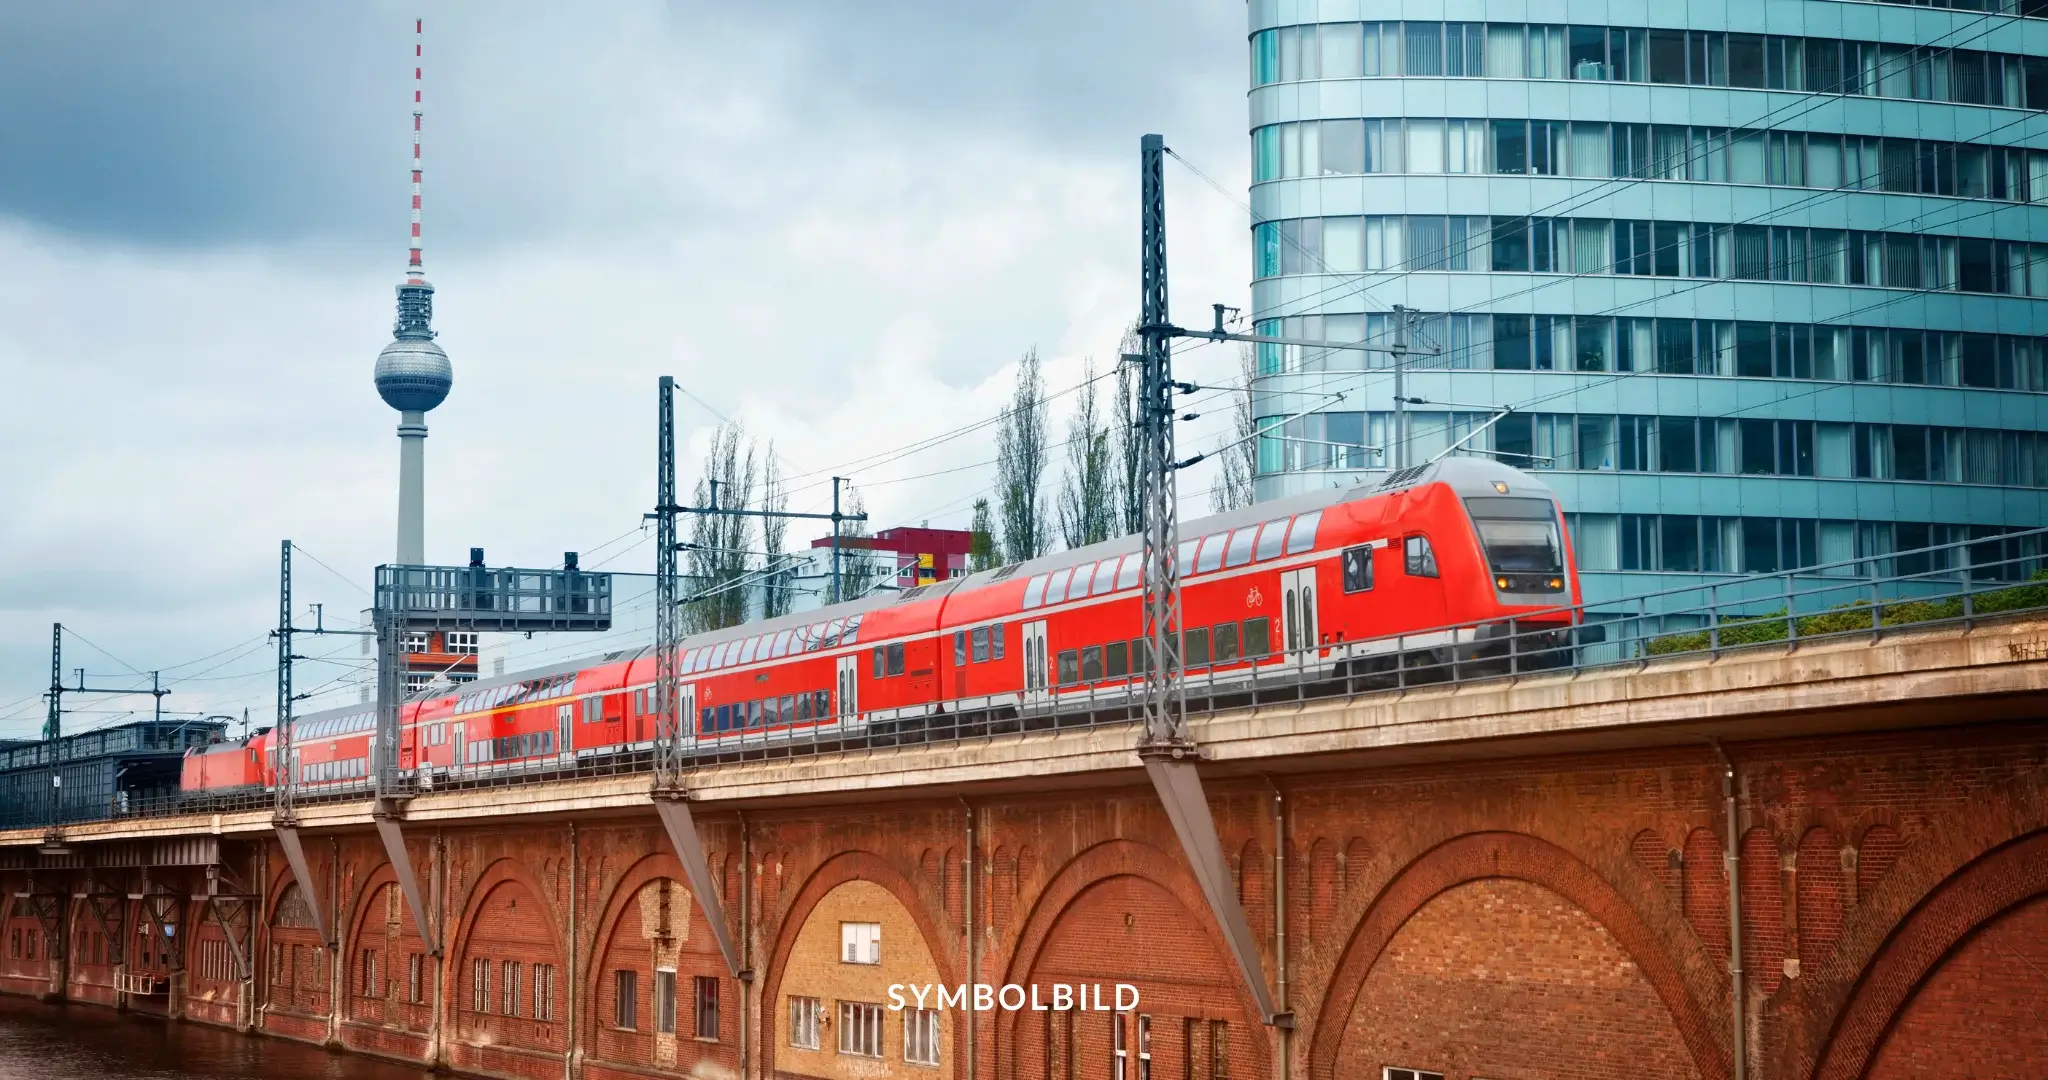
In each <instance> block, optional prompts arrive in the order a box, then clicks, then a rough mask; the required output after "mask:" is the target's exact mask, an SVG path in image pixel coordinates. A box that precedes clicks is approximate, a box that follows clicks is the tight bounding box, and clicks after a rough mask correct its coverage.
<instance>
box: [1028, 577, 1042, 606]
mask: <svg viewBox="0 0 2048 1080" xmlns="http://www.w3.org/2000/svg"><path fill="white" fill-rule="evenodd" d="M1046 578H1047V575H1045V574H1040V575H1038V576H1037V577H1034V578H1032V579H1031V580H1030V581H1027V582H1025V583H1024V606H1025V607H1027V608H1035V607H1037V606H1038V605H1040V604H1043V603H1045V582H1046Z"/></svg>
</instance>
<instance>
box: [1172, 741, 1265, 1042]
mask: <svg viewBox="0 0 2048 1080" xmlns="http://www.w3.org/2000/svg"><path fill="white" fill-rule="evenodd" d="M1138 757H1139V758H1140V759H1141V760H1142V761H1144V763H1145V774H1146V775H1147V776H1149V777H1151V778H1152V786H1153V787H1154V788H1155V789H1157V790H1158V792H1159V801H1160V802H1161V803H1163V804H1164V805H1165V807H1166V816H1167V817H1168V818H1169V819H1171V820H1172V821H1173V831H1174V835H1176V836H1178V837H1179V838H1180V847H1181V853H1182V854H1184V855H1186V856H1187V860H1188V865H1189V866H1190V867H1191V868H1193V870H1194V872H1195V880H1196V881H1197V882H1199V883H1200V884H1201V886H1202V896H1203V897H1204V898H1206V899H1207V900H1208V901H1209V913H1210V914H1211V915H1214V916H1215V918H1216V925H1217V926H1218V927H1219V928H1221V929H1222V931H1223V940H1224V943H1225V944H1227V945H1228V946H1229V947H1230V952H1231V954H1232V956H1233V957H1234V958H1235V959H1236V960H1237V969H1238V972H1239V973H1240V974H1241V975H1243V977H1244V981H1245V986H1246V988H1247V989H1249V990H1250V991H1251V994H1252V1000H1253V1001H1254V1002H1255V1003H1256V1004H1257V1005H1258V1007H1259V1016H1260V1018H1261V1019H1262V1020H1263V1021H1264V1022H1265V1023H1267V1024H1270V1025H1272V1026H1274V1027H1278V1028H1288V1029H1291V1028H1293V1027H1294V1014H1293V1013H1291V1012H1280V1011H1278V1010H1277V1009H1275V1007H1274V1005H1273V994H1272V991H1271V990H1269V989H1268V988H1267V986H1266V969H1265V965H1264V963H1263V962H1262V961H1261V960H1260V959H1259V947H1258V942H1257V941H1255V940H1253V938H1252V930H1251V925H1250V923H1249V922H1247V921H1246V919H1245V917H1244V904H1243V902H1242V901H1241V900H1240V899H1239V897H1238V895H1237V888H1236V886H1235V885H1234V884H1233V883H1232V882H1231V880H1230V863H1229V862H1228V861H1227V860H1225V859H1224V857H1223V844H1222V841H1220V840H1218V839H1217V836H1216V818H1215V816H1214V815H1213V814H1212V813H1211V812H1210V810H1209V800H1208V797H1207V796H1206V795H1204V794H1203V792H1202V777H1201V773H1200V772H1199V771H1197V769H1196V766H1195V762H1196V761H1197V760H1199V759H1200V751H1199V750H1198V749H1197V748H1196V747H1195V745H1194V744H1193V743H1189V742H1179V741H1176V742H1166V743H1147V744H1143V745H1140V746H1139V747H1138Z"/></svg>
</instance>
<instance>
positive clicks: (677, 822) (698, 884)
mask: <svg viewBox="0 0 2048 1080" xmlns="http://www.w3.org/2000/svg"><path fill="white" fill-rule="evenodd" d="M654 809H655V811H656V812H657V813H659V814H660V815H661V824H662V827H663V828H664V829H666V830H667V831H668V842H669V844H670V845H672V846H673V847H674V848H675V849H676V858H677V859H678V860H679V861H681V862H682V864H683V873H684V874H686V875H688V876H689V879H690V891H691V892H692V893H695V894H696V896H697V905H698V906H699V907H700V908H702V909H703V911H704V921H706V922H708V923H710V924H711V936H713V937H715V938H717V939H718V951H719V952H720V953H721V954H723V955H724V957H725V966H726V969H727V970H729V971H731V972H732V976H733V978H735V979H738V980H739V981H741V982H743V983H747V982H752V981H754V972H753V971H752V969H749V968H742V967H741V966H740V950H739V946H738V945H737V944H736V943H735V942H734V941H733V938H732V929H731V928H730V927H728V926H727V925H726V923H725V903H724V901H723V900H722V899H721V898H720V897H719V894H718V884H717V882H715V881H713V880H712V879H711V863H710V862H709V861H708V860H706V859H705V857H704V841H703V839H702V838H700V837H699V836H698V835H697V821H696V818H695V817H694V816H693V815H692V814H691V813H690V795H689V793H688V792H686V791H683V790H681V789H679V788H673V787H669V788H656V789H655V790H654ZM741 872H742V873H744V872H745V869H744V868H742V870H741Z"/></svg>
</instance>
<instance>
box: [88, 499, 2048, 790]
mask: <svg viewBox="0 0 2048 1080" xmlns="http://www.w3.org/2000/svg"><path fill="white" fill-rule="evenodd" d="M1987 544H1999V545H2002V551H2001V553H1999V554H1997V555H1996V557H1986V552H1985V547H1986V545H1987ZM2021 549H2023V550H2024V553H2023V554H2017V555H2015V554H2006V553H2003V552H2009V551H2011V550H2021ZM2044 549H2048V529H2036V530H2029V531H2027V532H2022V533H2009V534H2005V535H2003V536H1999V537H1995V538H1990V539H1977V540H1969V541H1959V542H1955V543H1948V544H1939V545H1934V546H1930V547H1925V548H1918V549H1914V550H1911V551H1903V552H1890V553H1887V554H1884V555H1874V556H1864V557H1859V558H1854V559H1845V560H1841V561H1838V562H1832V563H1825V564H1821V565H1816V566H1809V567H1801V568H1799V569H1795V570H1790V571H1785V572H1782V573H1777V574H1768V575H1754V576H1747V577H1735V576H1730V577H1729V578H1728V579H1726V580H1720V581H1712V582H1706V583H1702V584H1698V585H1686V586H1679V587H1675V588H1669V589H1660V590H1657V591H1655V592H1649V593H1643V594H1640V595H1636V596H1630V597H1626V598H1623V599H1620V600H1616V601H1610V602H1606V603H1595V604H1590V605H1584V606H1570V605H1566V606H1559V607H1555V608H1548V609H1542V610H1530V611H1524V612H1521V613H1519V614H1517V615H1516V616H1515V617H1513V618H1510V619H1502V620H1491V621H1484V622H1465V623H1456V624H1447V625H1442V626H1435V627H1428V628H1424V629H1419V630H1410V631H1406V632H1403V633H1400V634H1394V635H1388V636H1384V637H1376V638H1361V639H1353V640H1345V639H1343V638H1342V637H1341V636H1338V637H1336V638H1335V639H1334V640H1322V639H1319V640H1318V641H1316V642H1315V643H1313V644H1304V645H1301V646H1300V647H1298V648H1294V649H1291V650H1289V649H1282V650H1279V651H1275V652H1271V653H1267V654H1264V655H1260V656H1256V657H1245V656H1238V657H1231V658H1217V659H1215V660H1214V662H1211V663H1207V664H1203V665H1198V666H1192V667H1189V668H1188V669H1187V671H1186V680H1185V687H1186V689H1185V693H1186V697H1187V702H1188V711H1189V712H1190V713H1193V714H1200V713H1215V712H1223V711H1230V710H1237V709H1248V708H1260V707H1268V706H1275V705H1298V704H1301V703H1304V702H1308V701H1313V700H1325V699H1330V698H1341V697H1351V696H1357V695H1366V694H1377V693H1389V694H1401V693H1406V692H1408V691H1410V690H1413V689H1421V688H1444V687H1457V686H1462V685H1467V684H1473V683H1480V682H1486V681H1492V680H1501V679H1515V678H1521V677H1525V676H1531V675H1545V674H1551V675H1554V674H1559V673H1572V672H1581V671H1592V670H1599V669H1602V668H1608V667H1616V666H1622V665H1631V666H1640V665H1642V664H1645V663H1648V662H1654V661H1657V660H1660V659H1664V658H1672V657H1687V656H1699V655H1718V654H1721V653H1725V652H1730V651H1734V650H1739V649H1749V648H1765V647H1777V648H1786V647H1793V646H1797V645H1799V644H1802V643H1808V642H1816V641H1827V640H1839V639H1844V638H1858V637H1863V638H1870V639H1873V640H1874V639H1877V638H1880V637H1882V636H1884V635H1886V634H1889V633H1894V632H1898V631H1901V630H1907V629H1928V628H1936V627H1942V626H1962V627H1969V626H1972V625H1974V624H1975V623H1977V622H1979V621H1982V620H1986V619H1993V618H2005V617H2009V616H2012V615H2015V614H2019V613H2024V612H2038V611H2044V610H2048V569H2044V567H2048V550H2044ZM1902 566H1903V567H1904V568H1905V570H1904V572H1901V570H1900V568H1901V567H1902ZM1278 629H1279V630H1280V632H1282V633H1284V632H1285V630H1284V627H1281V628H1278ZM944 644H945V643H944V642H943V641H942V642H941V645H942V647H943V645H944ZM1105 645H1106V643H1097V644H1096V645H1091V646H1088V647H1087V649H1089V650H1093V649H1096V648H1101V647H1104V646H1105ZM1069 651H1072V652H1074V653H1076V654H1077V656H1076V660H1077V661H1078V662H1079V663H1077V665H1076V666H1077V667H1078V666H1080V664H1082V663H1085V664H1092V663H1094V661H1092V660H1083V659H1082V657H1081V656H1080V655H1079V654H1081V653H1083V652H1084V650H1083V649H1080V648H1077V649H1074V650H1056V651H1054V652H1053V657H1054V658H1058V657H1061V656H1063V654H1065V653H1066V652H1069ZM1047 666H1048V667H1050V668H1052V669H1053V674H1055V675H1057V674H1059V673H1060V669H1061V667H1062V663H1061V662H1060V661H1059V660H1057V659H1054V660H1053V662H1051V663H1049V664H1048V665H1047ZM970 670H971V668H970ZM1077 674H1085V672H1077ZM1142 692H1143V673H1142V671H1138V672H1133V673H1123V672H1118V673H1108V672H1105V673H1104V674H1103V676H1102V677H1099V678H1093V679H1081V678H1075V679H1073V680H1072V681H1068V682H1064V683H1058V684H1055V685H1051V686H1047V687H1045V688H1042V689H1032V690H1028V691H1026V692H1025V693H1024V694H1023V695H1021V696H1020V695H1018V694H1015V693H1010V694H1005V695H998V696H997V697H995V698H994V699H993V700H991V699H989V698H986V697H969V698H965V699H961V698H948V699H944V700H941V701H939V702H936V703H935V704H933V705H932V706H930V707H928V708H926V709H923V710H908V709H906V710H895V711H891V710H878V711H866V712H861V713H858V714H849V715H843V716H842V715H832V716H826V717H824V718H822V719H808V718H806V719H799V720H798V721H797V723H796V724H795V725H794V726H783V727H775V728H769V727H768V726H766V725H765V724H763V726H762V727H760V728H756V729H750V730H742V731H733V732H722V733H717V734H699V735H697V736H694V737H693V739H692V742H691V745H690V746H689V747H688V748H687V749H686V750H685V753H684V756H685V758H686V760H687V761H688V763H689V764H690V765H693V766H695V765H711V764H722V763H731V762H744V761H764V760H775V759H783V758H796V757H805V756H811V755H816V754H828V753H842V752H850V751H871V750H876V749H886V748H899V747H910V746H920V745H930V744H945V743H953V742H960V741H964V740H969V739H981V738H989V737H994V736H999V735H1010V734H1017V735H1028V734H1030V733H1034V732H1044V733H1057V732H1061V731H1069V730H1074V729H1077V728H1093V727H1103V726H1110V725H1128V724H1133V723H1135V722H1136V721H1137V720H1138V718H1139V715H1140V712H1141V706H1142V701H1141V700H1140V698H1141V695H1142ZM582 726H583V725H582V724H581V723H580V719H579V722H578V724H577V727H578V728H581V727H582ZM653 769H654V750H653V747H652V745H651V744H648V743H639V744H635V745H631V746H624V747H618V748H614V749H600V750H597V751H591V750H582V751H577V752H576V753H574V754H553V755H549V756H547V757H537V758H526V759H521V760H515V761H502V762H482V763H470V764H463V765H458V766H436V767H433V768H430V769H427V770H424V771H423V770H413V771H412V772H410V773H409V774H408V775H407V779H408V781H409V783H410V785H411V790H413V791H415V792H426V791H443V790H451V789H471V788H491V787H503V786H510V785H517V784H533V783H540V782H546V781H553V780H570V779H589V778H599V777H606V776H622V775H644V774H651V773H652V771H653ZM299 791H300V794H299V801H300V803H301V805H317V804H320V803H328V802H361V801H367V800H368V798H369V783H368V781H366V780H365V781H358V782H353V783H351V784H349V785H346V786H335V787H332V788H330V787H327V786H326V785H319V784H314V785H303V786H301V788H300V789H299ZM270 803H271V801H270V796H269V795H268V793H266V792H260V791H248V792H236V793H231V794H227V795H222V796H198V797H194V796H179V797H176V798H169V799H160V800H148V801H141V800H138V801H136V802H134V803H132V804H131V805H129V806H128V807H126V808H125V810H124V811H123V812H122V813H120V814H117V815H115V816H124V817H133V816H157V815H163V814H179V813H193V812H207V813H221V812H231V811H235V810H260V809H268V808H269V806H270Z"/></svg>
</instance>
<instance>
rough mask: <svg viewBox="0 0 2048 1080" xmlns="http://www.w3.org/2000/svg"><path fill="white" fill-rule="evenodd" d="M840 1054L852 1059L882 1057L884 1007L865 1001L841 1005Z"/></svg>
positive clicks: (848, 1002)
mask: <svg viewBox="0 0 2048 1080" xmlns="http://www.w3.org/2000/svg"><path fill="white" fill-rule="evenodd" d="M839 1052H840V1053H842V1054H845V1055H848V1056H850V1057H869V1058H878V1057H881V1056H882V1007H881V1006H880V1005H871V1004H869V1003H867V1002H864V1001H842V1002H840V1003H839Z"/></svg>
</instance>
